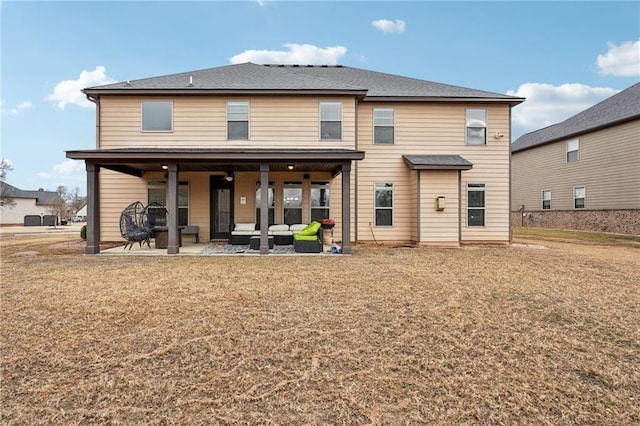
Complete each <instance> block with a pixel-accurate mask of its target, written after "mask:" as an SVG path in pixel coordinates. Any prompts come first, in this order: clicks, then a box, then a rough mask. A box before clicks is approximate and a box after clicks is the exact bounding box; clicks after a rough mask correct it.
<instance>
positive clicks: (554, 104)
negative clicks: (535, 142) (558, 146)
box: [507, 83, 618, 140]
mask: <svg viewBox="0 0 640 426" xmlns="http://www.w3.org/2000/svg"><path fill="white" fill-rule="evenodd" d="M616 93H618V90H616V89H611V88H608V87H590V86H585V85H584V84H579V83H566V84H562V85H560V86H553V85H551V84H544V83H524V84H522V85H520V87H519V88H518V89H517V90H509V91H508V92H507V94H508V95H511V96H519V97H523V98H527V99H526V101H525V102H524V103H522V104H520V105H518V106H516V107H515V108H514V109H513V114H512V119H513V140H515V139H516V138H518V137H519V136H521V135H522V134H524V133H528V132H531V131H534V130H538V129H541V128H543V127H547V126H550V125H552V124H556V123H559V122H561V121H564V120H566V119H567V118H569V117H572V116H574V115H576V114H577V113H579V112H581V111H584V110H585V109H587V108H589V107H591V106H593V105H595V104H597V103H598V102H600V101H602V100H604V99H606V98H609V97H611V96H613V95H615V94H616Z"/></svg>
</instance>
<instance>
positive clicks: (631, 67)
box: [597, 40, 640, 77]
mask: <svg viewBox="0 0 640 426" xmlns="http://www.w3.org/2000/svg"><path fill="white" fill-rule="evenodd" d="M608 46H609V51H608V52H607V53H605V54H604V55H598V61H597V66H598V71H599V72H600V74H601V75H613V76H615V77H638V76H640V40H638V41H636V42H630V41H626V42H624V43H622V44H621V45H620V46H617V45H615V44H613V43H608Z"/></svg>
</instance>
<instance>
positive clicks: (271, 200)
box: [256, 180, 276, 226]
mask: <svg viewBox="0 0 640 426" xmlns="http://www.w3.org/2000/svg"><path fill="white" fill-rule="evenodd" d="M267 197H268V199H267V209H268V213H267V216H268V218H269V224H268V225H267V226H271V225H273V224H275V223H276V189H275V182H274V181H272V180H270V181H269V188H268V189H267ZM261 206H262V191H261V189H260V181H256V224H258V226H259V225H260V219H261V217H262V216H261V213H260V208H261Z"/></svg>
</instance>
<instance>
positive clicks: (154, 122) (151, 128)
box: [142, 101, 173, 132]
mask: <svg viewBox="0 0 640 426" xmlns="http://www.w3.org/2000/svg"><path fill="white" fill-rule="evenodd" d="M172 130H173V102H172V101H142V131H143V132H171V131H172Z"/></svg>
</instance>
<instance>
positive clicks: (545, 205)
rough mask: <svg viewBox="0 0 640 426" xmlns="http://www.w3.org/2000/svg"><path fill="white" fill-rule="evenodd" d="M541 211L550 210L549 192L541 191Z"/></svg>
mask: <svg viewBox="0 0 640 426" xmlns="http://www.w3.org/2000/svg"><path fill="white" fill-rule="evenodd" d="M542 210H551V190H550V189H545V190H544V191H542Z"/></svg>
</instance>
